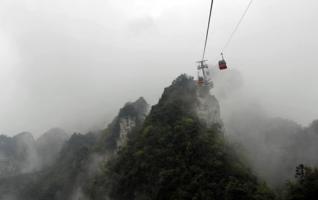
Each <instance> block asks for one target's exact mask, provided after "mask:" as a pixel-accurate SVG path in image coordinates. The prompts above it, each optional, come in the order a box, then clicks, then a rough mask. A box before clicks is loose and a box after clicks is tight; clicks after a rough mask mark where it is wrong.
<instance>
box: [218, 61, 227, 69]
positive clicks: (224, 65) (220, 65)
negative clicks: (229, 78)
mask: <svg viewBox="0 0 318 200" xmlns="http://www.w3.org/2000/svg"><path fill="white" fill-rule="evenodd" d="M219 69H220V70H224V69H227V65H226V62H225V60H224V59H222V60H220V61H219Z"/></svg>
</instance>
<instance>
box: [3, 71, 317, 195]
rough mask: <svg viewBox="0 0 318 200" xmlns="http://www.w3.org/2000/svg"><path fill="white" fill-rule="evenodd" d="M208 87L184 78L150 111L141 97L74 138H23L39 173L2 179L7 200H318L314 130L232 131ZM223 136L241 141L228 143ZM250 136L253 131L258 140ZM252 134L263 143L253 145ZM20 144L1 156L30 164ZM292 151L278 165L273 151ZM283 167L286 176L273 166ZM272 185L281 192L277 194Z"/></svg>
mask: <svg viewBox="0 0 318 200" xmlns="http://www.w3.org/2000/svg"><path fill="white" fill-rule="evenodd" d="M210 89H211V88H210V87H209V86H198V85H197V84H196V82H195V81H194V80H193V78H192V77H189V76H187V75H181V76H179V77H178V78H177V79H176V80H174V81H173V82H172V84H171V85H170V86H169V87H167V88H165V90H164V92H163V94H162V96H161V98H160V99H159V102H158V103H157V104H156V105H154V106H152V107H151V109H150V110H149V106H148V104H147V102H146V101H145V100H144V99H143V98H139V99H138V100H136V101H135V102H131V103H127V104H125V105H124V106H123V108H121V109H120V111H119V113H118V115H117V116H116V117H115V118H114V120H113V121H112V123H110V124H109V125H108V126H107V128H106V129H104V130H101V131H96V132H90V133H87V134H80V133H74V134H73V135H72V136H71V137H70V138H69V139H68V137H64V136H65V134H63V131H61V130H59V131H57V130H55V129H53V130H52V131H48V132H47V133H46V134H44V135H43V136H42V137H40V138H39V139H38V140H37V141H34V139H33V137H32V135H31V134H27V133H24V134H22V135H19V136H17V137H18V138H21V137H22V136H23V138H24V140H22V141H24V142H23V143H22V144H23V145H20V146H22V147H24V149H28V148H29V150H28V151H32V149H37V150H36V151H37V154H39V156H38V157H37V158H39V159H38V160H39V161H38V163H39V166H41V167H40V168H36V169H32V170H30V171H21V170H20V171H15V172H14V173H11V174H9V173H8V174H5V173H3V175H2V176H1V177H0V199H4V200H44V199H45V200H64V199H65V200H105V199H112V200H130V199H131V200H148V199H149V200H150V199H151V200H153V199H158V200H161V199H163V200H166V199H167V200H168V199H198V200H199V199H203V200H207V199H211V200H222V199H224V200H240V199H242V200H243V199H244V200H276V199H277V200H314V199H317V191H318V184H317V181H318V176H317V174H318V173H317V169H315V168H314V166H316V165H315V162H314V161H313V159H312V158H313V155H314V153H315V152H316V150H315V148H316V145H315V144H317V143H316V141H315V139H314V138H315V137H316V136H317V134H316V133H317V122H314V123H313V124H312V125H311V126H310V127H309V128H302V127H300V126H299V125H297V124H296V125H295V124H294V123H292V122H290V121H285V120H275V123H274V122H272V121H271V120H268V119H260V118H256V117H255V118H253V119H251V121H250V123H255V124H256V125H258V126H253V127H254V128H255V129H254V128H253V129H252V130H247V129H246V128H244V127H251V126H250V124H244V123H241V124H240V126H238V125H236V124H235V123H234V122H233V126H231V127H228V128H225V127H224V125H223V122H222V119H221V116H220V113H221V112H220V106H219V103H218V101H217V99H216V98H215V97H214V96H212V95H211V94H210ZM264 124H266V126H265V125H264ZM231 128H232V129H231ZM54 130H55V131H54ZM226 131H230V133H231V134H233V133H235V134H236V137H232V136H231V139H230V140H229V138H228V137H229V134H227V133H226ZM244 131H250V132H249V133H251V137H248V136H247V134H243V133H244ZM253 131H254V132H255V134H256V135H262V137H256V136H255V137H254V135H253V134H252V132H253ZM53 132H55V133H56V134H52V133H53ZM231 134H230V135H231ZM53 135H56V137H53ZM52 137H53V139H52ZM25 138H28V139H25ZM256 138H257V139H256ZM15 140H16V139H15V138H9V137H6V136H1V138H0V151H1V153H2V154H3V155H6V157H3V156H2V157H3V158H8V155H12V156H11V157H14V158H15V157H17V158H20V157H22V158H23V157H24V156H21V155H20V154H19V153H17V152H20V153H21V151H17V149H18V148H17V147H16V144H17V143H18V142H16V141H15ZM18 141H21V139H19V140H18ZM25 141H28V142H27V144H28V145H26V144H24V143H26V142H25ZM63 141H64V142H63ZM233 141H234V142H233ZM246 141H249V143H246ZM264 141H265V142H264ZM286 141H287V143H286ZM266 142H268V144H267V143H266ZM34 143H35V144H34ZM30 144H31V145H30ZM237 144H239V145H237ZM257 144H260V145H259V146H257ZM264 144H267V145H268V146H267V148H268V150H266V149H267V148H265V147H266V146H264ZM285 144H287V147H286V149H285V151H283V152H284V153H281V154H279V156H281V160H279V159H278V158H279V156H278V155H276V156H275V155H274V153H275V152H276V151H277V149H279V148H282V147H284V145H285ZM306 144H307V146H306ZM30 146H31V147H32V146H33V147H36V148H31V147H30ZM55 146H57V147H58V148H60V150H58V151H57V149H54V147H55ZM30 148H31V149H30ZM43 148H52V151H50V150H49V149H46V150H45V149H43ZM38 149H41V151H40V152H39V151H38ZM253 150H254V151H253ZM265 150H266V151H265ZM22 152H26V151H22ZM288 152H293V153H294V154H291V155H287V153H288ZM41 153H42V154H43V155H50V153H52V155H51V158H52V159H49V160H46V159H43V158H45V156H43V155H41ZM53 154H54V155H53ZM271 154H272V155H271ZM2 157H1V158H2ZM9 157H10V156H9ZM11 157H10V158H11ZM296 158H303V159H296ZM294 159H295V160H294ZM22 160H24V159H22ZM306 160H307V161H308V160H310V162H309V161H308V162H306ZM279 163H283V164H281V166H288V167H289V168H288V169H285V168H279V167H276V166H278V165H279ZM303 163H304V164H305V165H303ZM266 164H267V165H266ZM299 164H300V165H299ZM262 165H264V167H263V168H262ZM2 166H5V165H2ZM17 166H20V165H17ZM273 166H274V167H273ZM296 166H297V168H296ZM309 166H312V167H309ZM295 170H296V171H295ZM275 172H277V173H275ZM294 172H295V173H296V176H295V178H294V177H293V174H294ZM288 180H289V181H288ZM266 181H268V182H269V183H270V184H269V186H268V185H267V183H266ZM271 181H273V182H274V183H275V184H276V182H280V183H281V184H280V186H279V187H276V186H275V184H272V182H271ZM285 183H287V184H285Z"/></svg>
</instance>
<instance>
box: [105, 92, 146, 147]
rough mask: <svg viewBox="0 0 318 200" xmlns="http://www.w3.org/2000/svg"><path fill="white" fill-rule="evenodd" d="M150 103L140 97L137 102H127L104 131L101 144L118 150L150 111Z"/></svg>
mask: <svg viewBox="0 0 318 200" xmlns="http://www.w3.org/2000/svg"><path fill="white" fill-rule="evenodd" d="M148 108H149V105H148V104H147V102H146V101H145V99H144V98H142V97H140V98H139V99H138V100H136V101H135V102H129V103H126V105H125V106H124V107H123V108H121V109H120V111H119V113H118V115H117V117H115V119H114V120H113V122H112V123H111V124H110V125H109V126H108V128H107V129H106V130H105V131H104V133H103V138H102V142H101V144H100V145H101V146H103V148H105V149H107V150H108V151H117V150H118V149H119V148H120V147H122V146H124V145H125V144H126V142H127V138H128V135H129V133H131V132H132V131H133V130H134V129H135V128H136V127H140V126H141V125H142V124H143V122H144V120H145V117H146V115H147V113H148Z"/></svg>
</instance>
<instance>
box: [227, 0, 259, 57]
mask: <svg viewBox="0 0 318 200" xmlns="http://www.w3.org/2000/svg"><path fill="white" fill-rule="evenodd" d="M253 1H254V0H250V2H249V3H248V5H247V7H246V9H245V11H244V13H243V15H242V16H241V18H240V20H239V21H238V23H237V24H236V26H235V28H234V30H233V32H232V33H231V35H230V37H229V39H228V40H227V42H226V43H225V45H224V47H223V48H222V51H221V54H223V51H224V50H225V49H226V48H227V47H228V46H229V44H230V43H231V41H232V39H233V36H234V35H235V33H236V32H237V30H238V29H239V27H240V25H241V23H242V21H243V19H244V17H245V16H246V14H247V12H248V10H249V8H250V7H251V5H252V3H253Z"/></svg>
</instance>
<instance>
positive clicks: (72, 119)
mask: <svg viewBox="0 0 318 200" xmlns="http://www.w3.org/2000/svg"><path fill="white" fill-rule="evenodd" d="M248 2H249V0H215V7H214V13H213V18H212V22H213V24H212V27H211V28H212V30H211V35H210V40H209V43H208V48H207V59H209V62H210V64H211V65H213V64H215V63H216V60H217V59H218V57H219V53H220V50H221V47H222V46H223V45H224V43H225V41H226V40H227V38H228V37H229V35H230V33H231V31H232V30H233V28H234V26H235V24H236V23H237V21H238V18H239V17H240V15H241V14H242V12H243V10H244V9H245V6H246V5H247V4H248ZM209 4H210V0H54V1H52V0H1V1H0V92H1V98H0V133H1V134H7V135H14V134H16V133H18V132H21V131H30V132H32V133H34V135H39V134H41V133H43V132H44V131H45V130H47V129H49V128H51V127H61V128H65V129H66V130H68V131H71V132H74V131H81V132H86V131H88V130H90V129H94V128H100V127H103V126H106V123H107V122H109V120H111V118H112V117H113V116H114V115H115V113H116V112H117V110H118V109H119V108H120V107H121V106H122V105H123V104H124V103H125V102H127V101H132V100H135V99H136V98H138V97H139V96H144V97H145V98H146V99H147V100H148V101H149V103H151V104H154V103H156V102H157V99H158V97H159V96H160V95H161V93H162V91H163V88H164V87H165V86H167V85H169V84H170V82H171V81H172V80H173V79H174V78H175V77H176V76H177V75H179V74H181V73H188V74H191V75H195V74H196V71H195V68H196V66H195V63H194V62H195V61H196V60H198V59H199V58H200V55H201V52H202V47H203V38H204V32H205V28H206V23H207V15H208V10H209ZM317 10H318V1H317V0H303V1H300V0H254V3H253V4H252V6H251V8H250V11H249V13H248V14H247V16H246V18H245V20H244V21H243V23H242V24H241V27H240V29H239V30H238V32H237V34H236V35H235V36H234V38H233V41H232V43H231V44H230V46H229V47H228V48H227V49H226V50H225V52H224V53H225V55H226V58H227V61H228V64H229V66H230V68H231V69H230V70H228V71H226V72H224V73H220V74H219V76H226V75H227V74H228V73H231V71H237V72H238V73H239V74H240V75H241V76H242V77H243V78H242V79H243V85H244V91H245V94H247V95H248V96H250V97H251V98H254V99H256V100H257V101H258V102H259V103H260V104H261V105H262V106H263V107H264V110H266V112H268V113H269V114H270V115H272V116H280V117H286V118H289V119H292V120H295V121H297V122H298V123H301V124H303V125H308V124H309V123H310V122H311V121H312V120H313V119H318V108H317V102H318V89H317V86H318V66H317V60H318V57H317V50H318V39H317V35H318V12H317ZM229 81H230V82H231V81H232V80H229ZM218 87H222V85H216V90H217V89H218ZM233 98H234V97H233ZM232 100H233V99H232ZM233 102H235V99H234V101H233ZM221 105H222V102H221ZM222 109H226V108H222Z"/></svg>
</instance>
